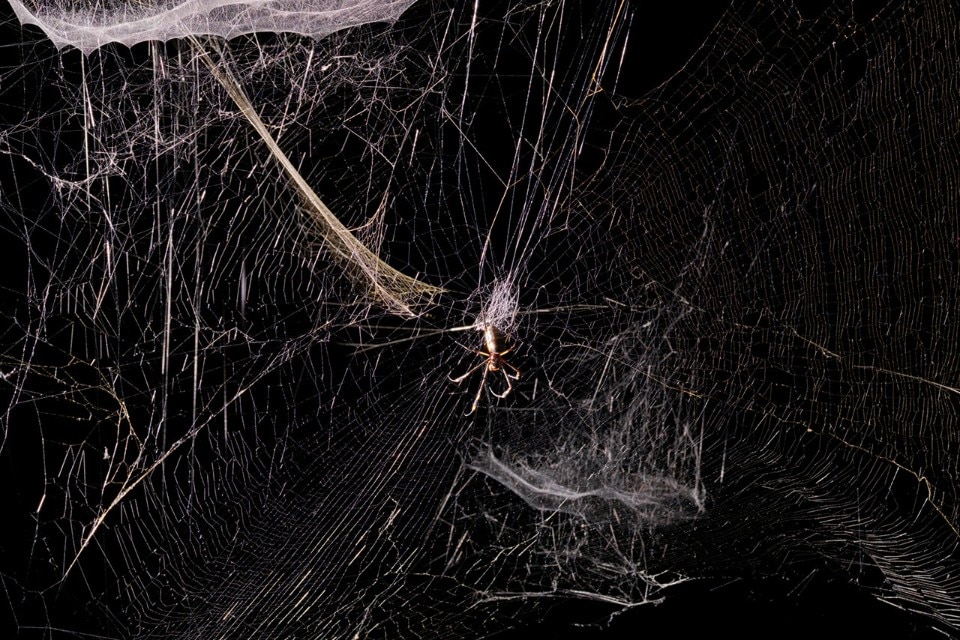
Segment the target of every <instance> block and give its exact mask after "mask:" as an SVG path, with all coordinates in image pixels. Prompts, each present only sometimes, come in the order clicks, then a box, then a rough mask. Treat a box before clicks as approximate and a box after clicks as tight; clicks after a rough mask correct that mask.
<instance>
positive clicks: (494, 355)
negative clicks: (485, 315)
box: [450, 324, 520, 415]
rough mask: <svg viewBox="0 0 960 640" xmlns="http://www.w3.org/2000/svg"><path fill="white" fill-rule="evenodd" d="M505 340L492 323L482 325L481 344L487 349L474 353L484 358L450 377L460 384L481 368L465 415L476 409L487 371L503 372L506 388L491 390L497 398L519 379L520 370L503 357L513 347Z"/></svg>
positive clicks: (501, 396)
mask: <svg viewBox="0 0 960 640" xmlns="http://www.w3.org/2000/svg"><path fill="white" fill-rule="evenodd" d="M506 342H507V341H506V338H504V337H503V334H502V333H500V330H499V329H497V328H496V327H495V326H494V325H492V324H488V325H486V326H484V328H483V344H484V346H485V347H486V348H487V350H486V351H476V354H477V355H479V356H483V357H484V358H486V360H484V361H483V362H481V363H480V364H478V365H477V366H475V367H473V368H472V369H470V370H469V371H467V372H466V373H465V374H463V375H462V376H459V377H457V378H450V381H451V382H455V383H457V384H460V383H461V382H463V381H464V380H466V379H467V378H468V377H470V374H472V373H473V372H474V371H477V370H478V369H480V368H483V376H482V377H481V378H480V388H479V389H477V395H476V396H475V397H474V399H473V404H472V405H470V411H468V412H467V415H470V414H471V413H473V412H474V411H476V410H477V405H479V404H480V396H481V395H482V394H483V388H484V386H486V383H487V374H488V373H490V372H491V371H492V372H494V373H496V372H498V371H500V372H502V373H503V378H504V380H506V381H507V388H506V390H504V391H503V392H502V393H497V392H496V391H493V392H492V393H493V395H495V396H496V397H498V398H506V397H507V396H508V395H510V392H511V391H513V381H514V380H519V379H520V370H519V369H517V368H516V367H515V366H513V365H512V364H510V363H509V362H507V360H506V358H505V357H504V356H506V355H507V354H508V353H510V351H511V350H512V349H513V347H507V346H506ZM511 372H512V373H511Z"/></svg>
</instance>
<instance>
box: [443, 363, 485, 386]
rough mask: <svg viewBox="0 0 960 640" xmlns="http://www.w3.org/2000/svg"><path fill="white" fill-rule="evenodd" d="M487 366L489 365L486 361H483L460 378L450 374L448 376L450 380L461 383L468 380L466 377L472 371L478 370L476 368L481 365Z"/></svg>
mask: <svg viewBox="0 0 960 640" xmlns="http://www.w3.org/2000/svg"><path fill="white" fill-rule="evenodd" d="M485 366H487V363H486V361H484V362H481V363H480V364H478V365H477V366H475V367H474V368H473V369H470V370H469V371H467V372H466V373H465V374H463V375H462V376H460V377H459V378H451V377H450V376H449V375H448V376H447V379H448V380H450V382H454V383H456V384H460V383H461V382H463V381H464V380H466V379H467V378H468V377H469V376H470V374H471V373H473V372H474V371H476V370H477V369H479V368H480V367H485Z"/></svg>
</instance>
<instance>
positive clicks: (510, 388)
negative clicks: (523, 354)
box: [490, 362, 520, 399]
mask: <svg viewBox="0 0 960 640" xmlns="http://www.w3.org/2000/svg"><path fill="white" fill-rule="evenodd" d="M501 364H506V363H505V362H502V363H501ZM510 368H511V369H513V367H510ZM500 371H502V372H503V379H504V380H506V381H507V390H506V391H504V392H503V393H497V392H496V391H491V392H490V393H492V394H493V395H495V396H497V397H498V398H501V399H502V398H506V397H507V396H508V395H510V392H511V391H513V380H516V379H517V378H519V377H520V372H519V371H518V372H517V375H516V376H511V375H510V374H509V373H507V370H506V369H500ZM514 371H516V369H514Z"/></svg>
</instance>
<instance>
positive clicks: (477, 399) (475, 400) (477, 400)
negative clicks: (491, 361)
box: [464, 362, 496, 416]
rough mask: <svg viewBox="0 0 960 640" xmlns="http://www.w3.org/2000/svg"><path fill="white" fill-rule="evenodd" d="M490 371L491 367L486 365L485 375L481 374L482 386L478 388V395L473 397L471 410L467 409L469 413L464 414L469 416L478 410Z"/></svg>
mask: <svg viewBox="0 0 960 640" xmlns="http://www.w3.org/2000/svg"><path fill="white" fill-rule="evenodd" d="M483 364H487V363H486V362H484V363H483ZM474 370H476V369H474ZM489 372H490V368H489V367H484V369H483V376H481V378H480V387H479V388H478V389H477V395H476V396H475V397H474V398H473V404H472V405H470V411H467V413H466V414H464V415H468V416H469V415H470V414H471V413H473V412H474V411H476V410H477V406H478V405H479V404H480V394H481V393H483V386H484V385H485V384H486V383H487V373H489ZM494 395H496V394H494Z"/></svg>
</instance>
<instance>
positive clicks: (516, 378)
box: [500, 360, 520, 380]
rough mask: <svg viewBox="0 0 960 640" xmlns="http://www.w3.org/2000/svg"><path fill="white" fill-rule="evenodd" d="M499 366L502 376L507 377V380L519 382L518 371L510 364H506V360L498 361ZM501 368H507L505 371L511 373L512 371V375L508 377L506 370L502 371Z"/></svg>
mask: <svg viewBox="0 0 960 640" xmlns="http://www.w3.org/2000/svg"><path fill="white" fill-rule="evenodd" d="M500 366H501V370H502V371H503V375H505V376H507V378H508V379H509V378H512V379H514V380H519V379H520V369H517V368H516V367H515V366H513V365H512V364H510V363H509V362H507V361H506V360H501V361H500ZM503 367H507V369H510V370H512V371H513V375H510V374H509V373H507V370H506V369H503Z"/></svg>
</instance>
